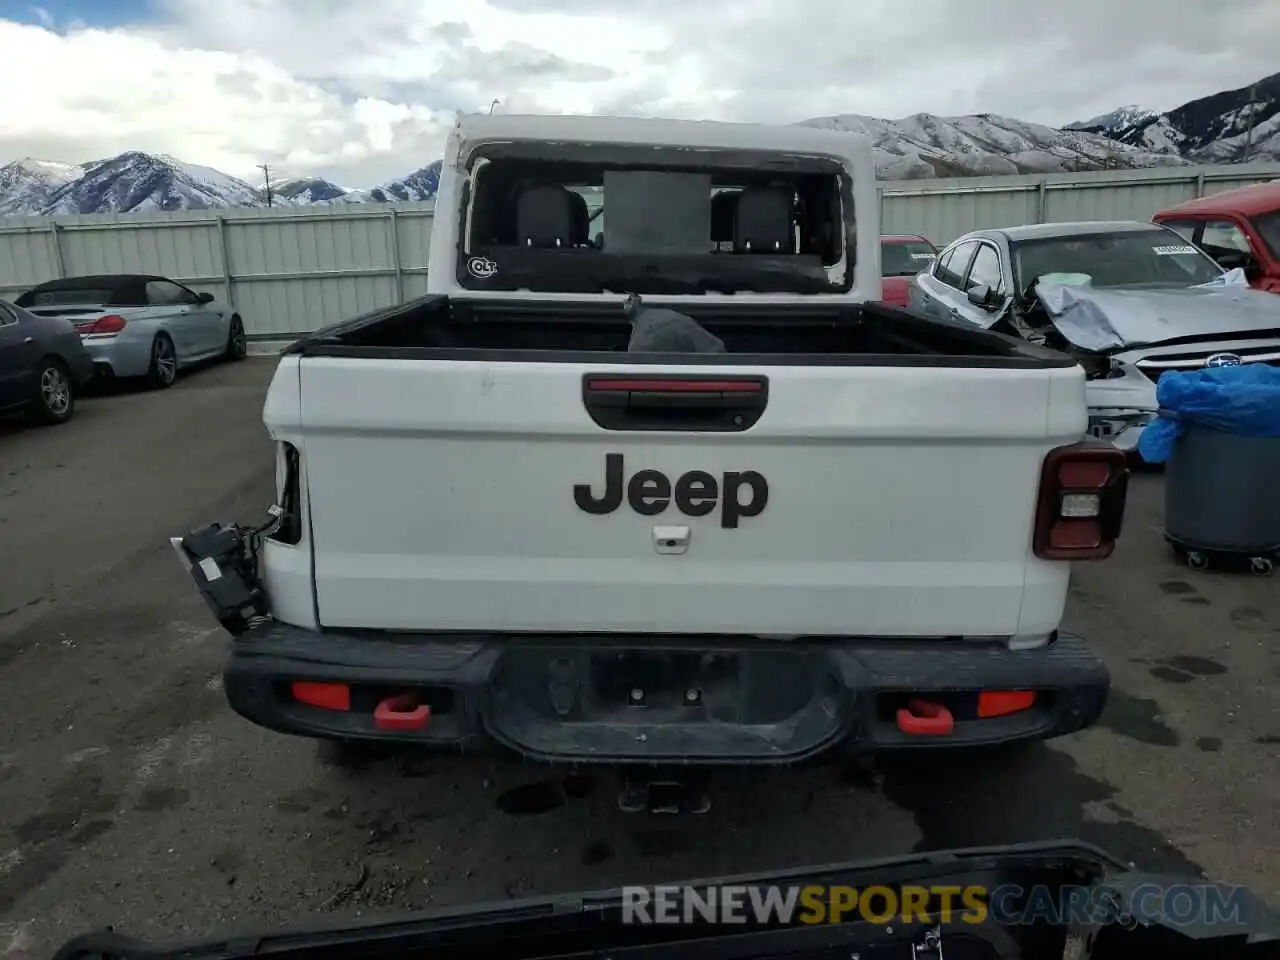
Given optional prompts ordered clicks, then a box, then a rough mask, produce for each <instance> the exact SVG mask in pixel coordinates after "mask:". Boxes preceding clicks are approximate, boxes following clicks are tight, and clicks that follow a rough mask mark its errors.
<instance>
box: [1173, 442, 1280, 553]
mask: <svg viewBox="0 0 1280 960" xmlns="http://www.w3.org/2000/svg"><path fill="white" fill-rule="evenodd" d="M1164 529H1165V536H1166V537H1168V539H1169V541H1170V543H1172V544H1173V545H1174V546H1175V548H1178V547H1180V548H1183V549H1182V550H1180V552H1183V551H1185V552H1186V555H1187V562H1188V563H1189V564H1190V565H1192V566H1193V567H1203V566H1207V565H1208V562H1209V558H1210V557H1211V556H1212V555H1213V554H1232V555H1236V556H1242V557H1248V558H1249V559H1250V561H1251V565H1252V566H1254V567H1255V568H1256V569H1257V572H1258V573H1269V572H1270V571H1271V564H1272V562H1273V560H1274V558H1275V557H1276V556H1277V555H1278V554H1280V438H1277V437H1250V436H1245V435H1244V434H1239V433H1227V432H1225V431H1223V430H1215V429H1213V428H1212V427H1206V426H1204V425H1203V424H1199V423H1194V422H1192V423H1188V424H1185V425H1184V428H1183V430H1182V433H1181V434H1180V435H1179V436H1178V438H1177V439H1176V440H1175V441H1174V443H1173V450H1172V455H1171V456H1170V457H1169V464H1168V466H1167V467H1166V469H1165V482H1164Z"/></svg>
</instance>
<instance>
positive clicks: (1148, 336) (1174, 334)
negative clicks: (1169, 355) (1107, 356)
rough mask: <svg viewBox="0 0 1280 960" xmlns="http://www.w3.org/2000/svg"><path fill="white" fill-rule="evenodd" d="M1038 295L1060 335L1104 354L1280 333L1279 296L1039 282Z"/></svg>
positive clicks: (1239, 290) (1234, 289) (1229, 289)
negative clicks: (1164, 344) (1181, 341)
mask: <svg viewBox="0 0 1280 960" xmlns="http://www.w3.org/2000/svg"><path fill="white" fill-rule="evenodd" d="M1035 293H1036V297H1037V298H1038V299H1039V301H1040V303H1041V304H1043V305H1044V308H1045V310H1046V311H1047V312H1048V314H1049V319H1050V320H1051V321H1052V322H1053V325H1054V326H1055V327H1057V329H1058V332H1059V333H1061V334H1062V335H1063V336H1064V337H1065V338H1066V339H1067V340H1068V341H1070V342H1071V343H1072V344H1074V345H1075V346H1077V347H1079V348H1080V349H1082V350H1092V351H1098V352H1106V351H1110V350H1120V349H1124V348H1126V347H1138V346H1144V345H1146V344H1153V343H1162V342H1164V341H1166V340H1176V339H1178V338H1180V337H1204V336H1213V335H1215V334H1220V335H1221V336H1222V337H1223V339H1230V338H1232V337H1233V336H1234V337H1236V338H1240V337H1248V336H1250V335H1251V334H1255V333H1265V332H1266V331H1271V330H1280V297H1277V296H1276V295H1275V294H1274V293H1264V292H1263V291H1261V290H1251V289H1249V288H1247V287H1240V286H1221V287H1188V288H1183V289H1173V290H1117V289H1108V290H1098V289H1094V288H1093V287H1084V286H1075V285H1067V284H1060V283H1039V284H1037V285H1036V288H1035ZM1277 339H1280V334H1278V335H1277Z"/></svg>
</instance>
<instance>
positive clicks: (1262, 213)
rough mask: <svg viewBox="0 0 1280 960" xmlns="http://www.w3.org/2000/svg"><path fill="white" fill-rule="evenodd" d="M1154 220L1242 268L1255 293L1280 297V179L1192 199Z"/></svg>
mask: <svg viewBox="0 0 1280 960" xmlns="http://www.w3.org/2000/svg"><path fill="white" fill-rule="evenodd" d="M1151 219H1152V220H1154V221H1155V222H1156V223H1161V224H1164V225H1165V226H1166V227H1172V228H1173V229H1174V230H1176V231H1178V233H1180V234H1182V235H1183V236H1184V237H1186V238H1187V239H1188V240H1190V241H1191V242H1192V243H1194V244H1195V245H1196V246H1198V247H1200V249H1202V250H1203V251H1204V252H1205V253H1207V254H1209V256H1211V257H1213V258H1214V259H1215V260H1217V261H1218V263H1219V264H1221V265H1222V266H1223V267H1225V268H1226V269H1228V270H1231V269H1233V268H1235V267H1240V268H1242V269H1243V270H1244V274H1245V276H1246V277H1247V278H1248V280H1249V286H1251V287H1253V288H1254V289H1256V290H1268V291H1270V292H1271V293H1280V180H1272V181H1271V182H1270V183H1259V184H1254V185H1253V186H1249V187H1241V188H1239V189H1238V190H1227V191H1224V192H1223V193H1215V194H1212V195H1211V196H1207V197H1201V198H1199V199H1198V200H1189V201H1187V202H1186V203H1182V204H1179V205H1178V206H1176V207H1170V208H1169V209H1167V210H1161V211H1160V212H1159V213H1157V214H1156V215H1155V216H1154V217H1152V218H1151Z"/></svg>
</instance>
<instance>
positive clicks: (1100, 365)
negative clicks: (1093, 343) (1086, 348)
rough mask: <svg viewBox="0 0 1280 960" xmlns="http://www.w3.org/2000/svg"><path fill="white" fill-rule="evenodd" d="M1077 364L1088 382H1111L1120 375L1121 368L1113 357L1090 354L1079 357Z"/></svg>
mask: <svg viewBox="0 0 1280 960" xmlns="http://www.w3.org/2000/svg"><path fill="white" fill-rule="evenodd" d="M1079 362H1080V366H1082V367H1084V375H1085V378H1086V379H1088V380H1111V379H1114V378H1115V377H1119V376H1121V375H1122V371H1123V366H1122V364H1121V363H1120V361H1118V360H1116V359H1115V358H1114V357H1107V356H1102V355H1100V354H1096V353H1091V354H1085V355H1084V356H1082V357H1080V358H1079Z"/></svg>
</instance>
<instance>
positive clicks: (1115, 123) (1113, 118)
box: [1062, 103, 1160, 140]
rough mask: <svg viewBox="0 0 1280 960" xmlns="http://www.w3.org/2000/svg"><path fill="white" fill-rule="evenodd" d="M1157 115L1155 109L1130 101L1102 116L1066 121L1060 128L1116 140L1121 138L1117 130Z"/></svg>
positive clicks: (1135, 124) (1152, 118)
mask: <svg viewBox="0 0 1280 960" xmlns="http://www.w3.org/2000/svg"><path fill="white" fill-rule="evenodd" d="M1159 115H1160V114H1159V113H1157V112H1156V111H1155V110H1148V109H1147V108H1146V107H1140V106H1138V105H1137V104H1132V103H1131V104H1129V105H1128V106H1125V107H1116V109H1114V110H1112V111H1111V112H1110V113H1104V114H1103V115H1102V116H1100V117H1094V118H1092V119H1091V120H1077V121H1076V122H1075V123H1068V124H1067V125H1066V126H1065V127H1063V128H1062V129H1064V130H1085V131H1093V132H1095V133H1103V134H1105V135H1106V136H1109V137H1111V138H1112V139H1113V140H1118V139H1121V138H1120V137H1118V136H1116V133H1117V132H1119V131H1124V130H1128V129H1130V128H1131V127H1136V126H1138V125H1140V124H1145V123H1147V122H1149V121H1151V120H1154V119H1155V118H1156V117H1158V116H1159Z"/></svg>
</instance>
